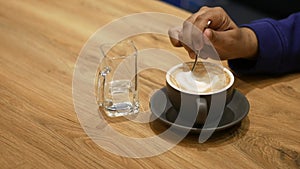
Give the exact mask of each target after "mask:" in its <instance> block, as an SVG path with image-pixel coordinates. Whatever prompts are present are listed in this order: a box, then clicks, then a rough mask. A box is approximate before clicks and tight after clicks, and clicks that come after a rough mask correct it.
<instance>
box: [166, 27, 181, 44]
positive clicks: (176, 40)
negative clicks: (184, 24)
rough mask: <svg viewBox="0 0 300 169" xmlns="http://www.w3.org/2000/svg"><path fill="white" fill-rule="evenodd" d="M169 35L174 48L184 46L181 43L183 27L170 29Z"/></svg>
mask: <svg viewBox="0 0 300 169" xmlns="http://www.w3.org/2000/svg"><path fill="white" fill-rule="evenodd" d="M168 34H169V38H170V41H171V43H172V45H173V46H175V47H181V46H182V44H181V42H180V39H182V33H181V27H174V28H171V29H169V31H168Z"/></svg>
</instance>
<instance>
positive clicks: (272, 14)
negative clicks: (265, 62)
mask: <svg viewBox="0 0 300 169" xmlns="http://www.w3.org/2000/svg"><path fill="white" fill-rule="evenodd" d="M162 1H164V2H166V3H169V4H172V5H174V6H177V7H179V8H182V9H185V10H187V11H190V12H193V13H194V12H196V11H197V10H198V9H199V8H200V7H202V6H210V7H213V6H221V7H223V8H224V9H225V10H226V11H227V13H228V14H229V15H230V16H231V18H232V19H233V20H234V21H235V22H236V23H237V24H238V25H240V24H244V23H249V22H251V21H252V20H256V19H261V18H265V17H269V18H274V19H281V18H285V17H287V16H288V15H290V14H291V13H294V12H297V11H300V0H284V1H283V0H162Z"/></svg>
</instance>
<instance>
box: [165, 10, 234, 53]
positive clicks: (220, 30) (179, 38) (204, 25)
mask: <svg viewBox="0 0 300 169" xmlns="http://www.w3.org/2000/svg"><path fill="white" fill-rule="evenodd" d="M209 22H210V24H208V23H209ZM237 29H238V27H237V26H236V24H235V23H234V22H233V21H232V20H231V18H230V17H229V16H228V15H227V13H226V12H225V11H224V10H223V9H222V8H220V7H215V8H209V7H202V8H201V9H200V10H199V11H198V12H196V13H195V14H193V15H191V16H190V17H189V18H188V19H187V20H186V21H185V22H184V23H183V25H182V28H180V27H176V28H172V29H170V30H169V36H170V40H171V43H172V44H173V45H174V46H175V47H181V46H183V47H184V48H185V49H186V50H187V52H188V53H189V56H190V57H191V58H195V56H196V54H195V51H200V50H201V49H202V48H203V46H204V45H205V44H210V43H209V42H206V41H208V40H209V41H211V43H212V44H213V45H214V46H215V48H216V49H217V48H222V50H228V49H223V48H224V47H222V46H224V44H225V43H226V44H229V45H230V44H232V43H233V41H234V39H233V38H238V37H235V35H237V34H238V33H236V32H235V31H230V30H237ZM204 36H206V37H207V38H206V37H204ZM218 52H219V51H218ZM204 57H207V56H204Z"/></svg>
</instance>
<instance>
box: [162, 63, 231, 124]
mask: <svg viewBox="0 0 300 169" xmlns="http://www.w3.org/2000/svg"><path fill="white" fill-rule="evenodd" d="M192 64H193V63H192V62H186V63H182V64H178V65H176V66H174V67H172V68H171V69H170V70H169V71H168V72H167V74H166V88H167V95H168V98H169V100H170V102H171V103H172V105H173V107H174V108H175V110H176V111H177V112H178V116H177V119H178V121H177V123H179V124H182V125H185V126H189V127H193V126H195V124H196V125H203V124H204V123H205V121H206V120H207V117H208V114H211V113H212V114H211V115H210V117H211V118H210V120H214V118H217V117H219V116H220V113H223V111H224V109H225V107H226V105H227V104H228V103H229V102H230V100H231V98H232V95H233V84H234V76H233V74H232V72H230V71H229V70H228V69H227V68H224V67H223V66H222V65H217V64H214V63H210V62H199V63H197V65H196V67H195V70H194V71H195V72H191V71H190V68H191V66H192ZM198 69H199V70H200V71H198V72H197V70H198ZM180 72H184V73H186V74H184V73H182V74H180V75H187V76H188V78H190V76H189V75H192V76H191V77H192V78H194V79H193V80H195V85H194V86H193V85H191V86H192V88H191V89H187V88H185V87H184V85H183V84H180V83H185V82H187V81H189V80H191V79H189V80H185V79H184V78H186V77H185V76H179V75H178V73H180ZM199 72H200V73H199ZM197 73H198V74H197ZM177 75H178V76H177ZM176 77H177V78H178V77H183V80H182V79H180V80H181V81H180V80H179V81H177V80H178V79H176ZM198 77H200V79H199V78H198ZM201 78H202V79H205V80H206V81H207V80H210V82H209V85H208V86H211V88H210V89H207V90H206V91H203V90H201V87H199V85H198V84H202V83H203V82H201ZM218 78H219V79H220V80H219V81H218ZM211 79H212V80H211ZM216 79H217V80H216ZM199 80H200V81H199ZM213 81H214V83H215V84H213ZM187 83H188V82H187ZM204 84H205V83H204ZM185 85H187V84H185ZM195 86H196V87H197V88H196V89H195ZM187 87H188V86H187ZM193 87H194V88H193ZM206 87H207V86H206ZM221 115H222V114H221Z"/></svg>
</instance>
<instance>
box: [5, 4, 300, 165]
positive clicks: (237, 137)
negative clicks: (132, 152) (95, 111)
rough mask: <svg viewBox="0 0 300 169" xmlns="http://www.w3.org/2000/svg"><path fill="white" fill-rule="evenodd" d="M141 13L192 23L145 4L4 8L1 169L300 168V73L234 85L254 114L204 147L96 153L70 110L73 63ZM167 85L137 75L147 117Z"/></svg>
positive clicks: (140, 43)
mask: <svg viewBox="0 0 300 169" xmlns="http://www.w3.org/2000/svg"><path fill="white" fill-rule="evenodd" d="M139 12H162V13H168V14H173V15H176V16H178V17H180V18H182V19H184V18H187V17H188V16H189V15H190V13H188V12H185V11H183V10H180V9H178V8H176V7H173V6H170V5H168V4H165V3H163V2H160V1H149V0H139V1H135V0H126V1H121V0H113V1H109V0H101V1H99V0H98V1H97V0H64V1H58V0H53V1H50V0H48V1H46V0H45V1H42V0H24V1H22V0H11V1H5V0H0V51H1V54H0V55H1V57H0V136H1V137H0V156H1V157H0V168H5V169H6V168H209V169H210V168H213V169H218V168H222V169H224V168H230V169H233V168H237V169H240V168H247V169H248V168H253V169H258V168H267V169H273V168H282V169H287V168H300V104H299V103H300V74H290V75H285V76H281V77H261V76H253V77H236V83H235V86H236V88H237V89H238V90H240V91H241V92H242V93H243V94H244V95H246V97H247V98H248V100H249V102H250V106H251V107H250V112H249V114H248V116H247V117H246V118H245V119H244V120H243V121H242V123H241V124H240V125H238V126H235V127H233V128H230V129H228V130H225V131H222V132H219V133H217V134H215V135H213V136H212V138H210V139H209V140H208V141H207V142H205V143H203V144H199V143H198V142H197V138H198V136H197V135H188V136H187V137H186V138H185V139H183V140H182V141H181V142H180V143H179V144H177V145H176V146H175V147H174V148H172V149H170V150H169V151H167V152H164V153H162V154H160V155H157V156H153V157H148V158H127V157H122V156H119V155H115V154H113V153H110V152H108V151H106V150H104V149H103V148H101V146H98V145H97V144H96V143H95V142H94V141H93V140H92V139H91V138H90V137H89V136H88V135H87V134H86V133H85V131H84V130H83V128H82V126H81V124H80V122H79V119H78V117H77V114H76V112H75V109H74V105H73V95H72V79H73V71H74V69H75V65H76V59H77V57H78V56H79V55H80V51H81V50H82V48H83V47H84V45H85V43H86V42H87V41H88V39H89V37H90V36H92V34H93V33H95V32H96V31H97V30H98V29H99V28H101V27H102V26H104V25H106V24H108V23H110V22H112V21H113V20H115V19H118V18H120V17H122V16H125V15H129V14H133V13H139ZM130 39H133V40H134V41H135V42H136V44H137V47H138V48H139V49H143V48H149V47H153V48H155V47H159V48H163V49H166V50H171V51H173V52H175V53H176V54H177V55H178V56H180V58H181V59H183V60H189V58H188V57H187V55H186V52H185V51H184V50H183V49H175V48H174V47H172V46H171V44H170V43H169V40H168V37H166V36H163V35H155V34H154V35H153V34H146V35H139V36H134V37H130ZM163 62H168V61H162V62H160V63H163ZM224 64H226V63H225V62H224ZM92 73H93V72H92ZM164 78H165V72H163V71H161V70H157V69H149V70H147V71H142V72H140V83H141V85H140V91H141V93H140V99H141V109H142V110H143V111H145V112H147V111H150V109H149V99H150V97H151V95H152V93H153V92H154V91H155V90H156V89H160V88H161V87H163V86H164V85H165V82H164V81H165V79H164ZM92 80H93V79H92ZM106 120H107V121H108V123H109V124H110V126H111V127H113V128H114V129H115V130H116V131H118V132H120V133H122V134H124V135H127V136H130V137H136V138H146V137H151V136H155V135H157V134H159V133H161V132H163V131H164V130H165V129H166V126H165V125H164V124H163V123H160V122H153V123H142V124H137V123H134V122H132V121H129V120H124V119H122V118H121V119H119V118H118V119H110V118H107V119H106ZM111 144H114V143H111ZM125 146H126V145H125Z"/></svg>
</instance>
